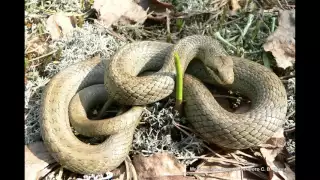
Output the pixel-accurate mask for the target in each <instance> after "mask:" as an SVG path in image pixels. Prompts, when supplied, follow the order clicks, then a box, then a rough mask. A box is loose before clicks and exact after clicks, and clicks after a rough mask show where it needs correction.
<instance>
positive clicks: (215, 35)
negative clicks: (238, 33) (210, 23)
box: [214, 31, 237, 51]
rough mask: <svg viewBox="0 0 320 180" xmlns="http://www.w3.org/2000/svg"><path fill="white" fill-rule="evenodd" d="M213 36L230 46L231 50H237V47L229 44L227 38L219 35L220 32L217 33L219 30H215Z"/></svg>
mask: <svg viewBox="0 0 320 180" xmlns="http://www.w3.org/2000/svg"><path fill="white" fill-rule="evenodd" d="M214 37H216V38H217V39H219V40H220V41H221V42H223V43H224V44H226V45H227V46H230V47H231V48H232V49H233V50H235V51H236V50H237V48H236V47H235V46H234V45H232V44H230V43H229V42H228V41H227V40H225V39H223V37H222V36H221V34H220V33H219V31H217V32H216V33H214Z"/></svg>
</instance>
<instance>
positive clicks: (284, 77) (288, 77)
mask: <svg viewBox="0 0 320 180" xmlns="http://www.w3.org/2000/svg"><path fill="white" fill-rule="evenodd" d="M295 76H296V75H295V74H292V75H287V76H282V77H280V79H281V80H283V79H290V78H293V77H295Z"/></svg>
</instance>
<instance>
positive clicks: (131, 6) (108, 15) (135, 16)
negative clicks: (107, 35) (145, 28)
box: [93, 0, 147, 27]
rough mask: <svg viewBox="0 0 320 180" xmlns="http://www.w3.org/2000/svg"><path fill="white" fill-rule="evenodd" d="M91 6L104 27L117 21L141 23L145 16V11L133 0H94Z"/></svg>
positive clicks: (121, 22)
mask: <svg viewBox="0 0 320 180" xmlns="http://www.w3.org/2000/svg"><path fill="white" fill-rule="evenodd" d="M93 8H94V9H95V10H96V11H97V12H99V18H98V19H99V20H100V21H101V22H102V23H103V24H104V25H105V26H106V27H109V26H111V25H113V24H117V23H120V24H125V23H131V22H135V23H143V22H144V21H145V20H146V18H147V12H146V11H145V10H144V9H143V8H142V7H141V6H139V5H138V4H137V3H135V2H134V1H133V0H96V1H94V4H93Z"/></svg>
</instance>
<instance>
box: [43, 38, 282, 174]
mask: <svg viewBox="0 0 320 180" xmlns="http://www.w3.org/2000/svg"><path fill="white" fill-rule="evenodd" d="M173 52H177V53H178V54H179V56H180V58H181V65H182V66H181V67H182V68H183V71H184V72H186V74H185V75H184V100H185V105H184V108H185V115H186V118H187V119H188V120H189V122H190V123H191V124H192V126H193V127H194V128H195V130H196V131H197V132H198V133H199V134H200V135H201V136H202V137H203V138H204V139H205V140H207V141H208V142H210V143H215V144H217V145H219V146H221V147H225V148H231V149H245V148H249V147H252V146H255V145H259V144H261V143H263V142H265V141H266V140H268V139H269V138H270V137H271V136H272V135H273V134H274V132H276V131H277V130H278V129H279V128H280V127H281V126H282V125H283V123H284V120H285V115H286V111H287V96H286V90H285V88H284V86H283V84H282V82H281V81H280V79H279V78H278V77H277V75H275V74H274V73H273V72H272V71H271V70H269V69H268V68H266V67H264V66H262V65H260V64H258V63H256V62H253V61H249V60H246V59H243V58H239V57H234V56H228V55H227V53H226V51H225V50H224V49H223V48H222V46H221V45H220V44H219V42H218V41H217V40H215V39H213V38H211V37H208V36H201V35H194V36H188V37H185V38H183V39H181V40H180V41H179V42H177V43H176V44H170V43H165V42H155V41H140V42H133V43H131V44H127V45H125V46H123V47H122V48H120V49H119V50H118V51H117V52H116V53H115V54H114V56H113V57H112V58H111V59H110V60H106V61H100V60H99V59H91V60H86V61H81V62H79V63H76V64H74V65H71V66H70V67H68V68H66V69H64V70H62V71H60V72H59V73H58V74H57V75H55V76H54V77H53V78H52V79H51V81H50V82H49V84H48V85H47V86H46V89H45V92H44V96H43V99H42V104H41V111H40V114H41V119H40V127H41V134H42V139H43V141H44V144H45V145H46V147H47V148H48V150H49V152H50V153H51V155H52V156H53V157H54V158H55V159H56V160H57V161H58V162H59V163H60V164H61V165H62V166H63V167H64V168H67V169H69V170H71V171H74V172H78V173H81V174H92V173H93V174H97V173H104V172H107V171H110V170H112V169H114V168H116V167H117V166H119V165H120V164H121V163H122V162H123V161H124V159H125V157H126V156H127V154H128V153H129V150H130V147H131V143H132V139H133V133H134V130H135V128H136V127H137V125H138V123H139V121H140V119H141V115H142V112H143V110H144V105H146V104H150V103H153V102H156V101H158V100H161V99H163V98H165V97H168V96H169V95H171V94H172V93H173V92H174V87H175V73H176V72H175V66H174V59H173ZM193 59H195V60H194V61H191V60H193ZM145 71H156V72H155V73H152V74H149V75H140V74H141V73H142V72H145ZM189 74H191V75H189ZM192 75H193V76H192ZM200 79H201V80H203V81H204V82H207V83H212V84H216V85H220V86H224V87H226V88H229V89H232V90H237V91H239V92H240V93H242V94H243V95H246V96H247V97H249V98H250V99H251V101H252V105H251V109H250V110H249V111H248V112H245V113H241V114H235V113H231V112H228V111H226V110H225V109H223V108H222V107H221V106H220V105H219V104H218V103H217V101H216V100H215V99H214V97H213V95H212V94H211V93H210V91H209V90H208V89H207V88H206V87H205V86H204V85H203V84H202V83H201V82H200ZM108 97H110V98H112V99H113V100H115V101H116V102H118V103H119V104H123V105H132V106H133V107H132V108H131V109H130V110H129V111H127V112H126V113H124V114H122V115H119V116H116V117H114V118H110V119H105V120H99V121H91V120H89V119H88V118H87V112H88V109H90V108H92V106H94V104H95V103H98V102H99V103H102V102H105V101H106V100H107V98H108ZM70 123H71V125H72V126H73V127H74V128H75V129H76V131H78V132H79V133H82V134H84V135H86V136H96V135H106V134H108V135H110V136H109V137H108V138H107V139H106V140H105V141H104V142H102V143H101V144H99V145H89V144H86V143H83V142H82V141H80V140H79V139H78V138H77V137H76V136H75V135H74V134H73V132H72V129H71V125H70ZM88 127H90V128H88Z"/></svg>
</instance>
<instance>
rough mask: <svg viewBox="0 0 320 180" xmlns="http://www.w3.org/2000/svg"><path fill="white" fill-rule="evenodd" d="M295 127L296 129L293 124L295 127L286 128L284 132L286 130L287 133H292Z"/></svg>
mask: <svg viewBox="0 0 320 180" xmlns="http://www.w3.org/2000/svg"><path fill="white" fill-rule="evenodd" d="M295 129H296V127H295V126H293V127H291V128H287V129H284V132H286V133H291V132H293V131H294V130H295Z"/></svg>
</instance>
